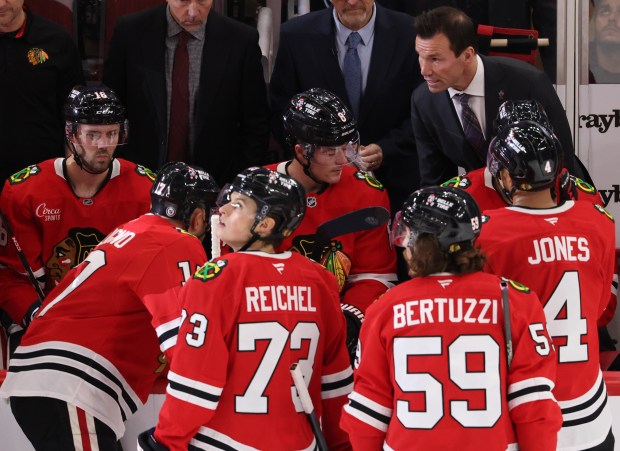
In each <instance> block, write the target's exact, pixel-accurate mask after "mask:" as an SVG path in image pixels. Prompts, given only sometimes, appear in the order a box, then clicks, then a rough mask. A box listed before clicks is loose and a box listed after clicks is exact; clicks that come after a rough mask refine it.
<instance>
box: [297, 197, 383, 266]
mask: <svg viewBox="0 0 620 451" xmlns="http://www.w3.org/2000/svg"><path fill="white" fill-rule="evenodd" d="M389 220H390V212H389V211H387V210H386V209H385V208H383V207H366V208H361V209H359V210H355V211H352V212H350V213H346V214H344V215H342V216H337V217H335V218H333V219H330V220H329V221H325V222H324V223H323V224H321V225H320V226H319V227H318V228H317V229H316V240H315V242H314V247H313V249H312V253H311V255H309V257H310V258H311V259H312V260H314V261H317V262H318V261H319V260H320V258H321V253H322V251H323V248H324V247H325V246H327V245H328V244H329V240H331V239H332V238H335V237H337V236H340V235H346V234H347V233H354V232H361V231H363V230H370V229H374V228H375V227H379V226H382V225H383V224H385V223H387V222H388V221H389Z"/></svg>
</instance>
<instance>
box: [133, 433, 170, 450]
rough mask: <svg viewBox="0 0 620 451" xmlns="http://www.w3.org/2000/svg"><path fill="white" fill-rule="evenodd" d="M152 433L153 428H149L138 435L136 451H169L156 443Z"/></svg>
mask: <svg viewBox="0 0 620 451" xmlns="http://www.w3.org/2000/svg"><path fill="white" fill-rule="evenodd" d="M154 433H155V428H151V429H149V430H148V431H144V432H142V433H141V434H140V435H138V451H169V450H168V448H167V447H165V446H164V445H160V444H159V443H157V441H156V440H155V437H153V434H154Z"/></svg>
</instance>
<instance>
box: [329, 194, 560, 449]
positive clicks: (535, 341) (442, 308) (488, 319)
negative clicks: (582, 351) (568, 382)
mask: <svg viewBox="0 0 620 451" xmlns="http://www.w3.org/2000/svg"><path fill="white" fill-rule="evenodd" d="M480 226H481V215H480V210H479V209H478V206H477V205H476V202H475V201H474V200H473V198H472V197H471V196H470V195H469V194H467V193H466V192H465V191H463V190H459V189H456V188H452V187H446V188H442V187H430V188H424V189H421V190H418V191H416V192H414V193H413V194H412V195H411V197H410V198H409V199H408V200H407V201H406V202H405V204H404V206H403V210H402V211H401V212H399V213H397V215H396V217H395V220H394V226H393V233H392V240H393V243H394V245H397V246H402V247H404V248H405V252H404V255H405V258H406V260H407V262H408V265H409V270H410V275H411V276H412V279H411V280H409V281H406V282H403V283H401V284H400V285H398V286H396V287H394V288H392V289H391V290H389V291H388V292H387V293H386V294H385V295H383V297H382V298H381V300H380V302H376V303H375V304H373V305H371V306H370V307H369V308H368V310H367V312H366V319H365V321H364V324H363V325H362V331H361V336H360V340H359V346H358V356H357V358H358V360H357V361H356V371H355V383H354V386H353V393H351V395H350V396H349V404H348V405H347V406H346V407H345V409H344V414H343V416H342V419H341V426H342V427H343V429H345V430H346V431H347V432H348V433H349V438H350V440H351V443H352V445H353V449H355V450H378V449H394V450H401V449H407V450H440V449H441V450H443V449H459V450H481V449H484V450H512V449H521V450H526V451H527V450H536V451H545V450H549V451H550V450H554V449H555V444H556V437H557V431H558V430H559V429H560V426H561V424H562V419H561V414H560V409H559V407H558V405H557V403H556V402H555V400H554V398H553V395H552V393H551V390H552V388H553V385H554V379H555V370H556V364H555V359H554V354H553V349H552V347H551V345H550V340H549V336H548V334H547V332H546V330H545V317H544V313H543V311H542V308H541V307H540V305H539V301H538V298H537V297H536V295H535V294H534V293H533V292H531V291H529V290H528V289H527V288H526V287H524V286H523V285H520V284H518V283H516V282H513V281H510V280H508V279H504V278H502V277H499V276H496V275H491V274H485V273H483V272H481V270H482V266H483V262H484V255H482V254H481V253H480V251H479V249H478V248H477V247H474V240H475V238H476V236H478V234H479V233H480ZM506 305H509V306H510V308H509V309H508V308H506ZM507 324H509V325H510V328H507V327H506V326H507ZM507 330H511V332H510V335H509V334H508V332H506V331H507ZM509 337H511V340H510V338H509ZM510 341H511V345H512V346H509V342H510ZM511 349H513V350H514V353H512V352H511ZM511 354H512V355H511Z"/></svg>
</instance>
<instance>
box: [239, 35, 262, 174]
mask: <svg viewBox="0 0 620 451" xmlns="http://www.w3.org/2000/svg"><path fill="white" fill-rule="evenodd" d="M242 61H243V62H242V67H241V68H240V70H241V71H242V77H243V79H242V82H241V87H242V90H243V92H242V94H241V103H242V104H241V105H240V111H239V130H240V133H241V147H240V149H241V152H242V160H243V164H242V166H243V168H246V167H249V166H260V165H264V164H266V163H268V161H267V145H268V142H269V107H268V102H267V87H266V84H265V78H264V76H263V65H262V62H261V51H260V47H259V46H258V32H257V31H256V30H252V31H251V33H250V34H249V35H248V39H247V45H246V46H245V55H244V57H243V59H242Z"/></svg>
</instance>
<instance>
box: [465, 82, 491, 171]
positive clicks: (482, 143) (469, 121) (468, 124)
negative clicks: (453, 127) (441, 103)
mask: <svg viewBox="0 0 620 451" xmlns="http://www.w3.org/2000/svg"><path fill="white" fill-rule="evenodd" d="M470 97H471V96H470V95H469V94H464V93H463V94H459V100H460V102H461V108H462V112H461V119H462V120H463V132H464V133H465V139H467V141H468V142H469V144H471V145H472V147H473V148H474V149H476V152H477V153H478V156H479V157H480V158H481V159H482V161H483V162H484V163H486V161H487V142H486V140H485V139H484V134H483V133H482V128H481V127H480V122H478V118H477V117H476V114H475V113H474V111H473V110H472V109H471V107H470V106H469V98H470Z"/></svg>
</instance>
